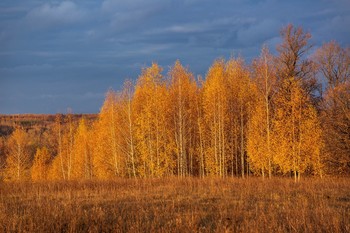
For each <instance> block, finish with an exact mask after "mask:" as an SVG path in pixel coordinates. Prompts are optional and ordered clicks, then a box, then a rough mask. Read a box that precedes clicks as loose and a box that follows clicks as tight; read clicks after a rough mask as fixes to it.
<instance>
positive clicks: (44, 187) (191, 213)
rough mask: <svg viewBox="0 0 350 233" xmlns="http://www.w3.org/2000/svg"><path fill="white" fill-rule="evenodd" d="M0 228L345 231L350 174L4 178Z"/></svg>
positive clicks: (349, 226)
mask: <svg viewBox="0 0 350 233" xmlns="http://www.w3.org/2000/svg"><path fill="white" fill-rule="evenodd" d="M0 232H350V179H349V178H337V179H330V178H328V179H322V180H320V179H304V180H302V181H301V182H299V183H294V181H292V180H289V179H286V178H274V179H272V180H265V181H262V180H261V179H259V178H249V179H244V180H243V179H216V178H207V179H195V178H186V179H177V178H168V179H142V180H133V179H124V180H114V181H86V182H51V183H1V184H0Z"/></svg>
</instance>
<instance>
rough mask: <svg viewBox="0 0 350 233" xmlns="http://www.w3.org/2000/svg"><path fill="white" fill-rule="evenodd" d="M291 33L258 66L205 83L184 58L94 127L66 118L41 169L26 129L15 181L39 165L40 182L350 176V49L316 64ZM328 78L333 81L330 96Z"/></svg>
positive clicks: (303, 37) (233, 62) (18, 135)
mask: <svg viewBox="0 0 350 233" xmlns="http://www.w3.org/2000/svg"><path fill="white" fill-rule="evenodd" d="M281 35H282V39H283V41H282V43H281V45H279V46H278V49H277V50H278V52H279V54H278V56H273V55H271V54H270V53H269V51H268V50H267V49H266V48H264V49H263V50H262V53H261V56H260V57H259V58H257V59H255V60H254V61H253V62H252V64H251V65H247V64H245V63H244V61H243V59H241V58H237V59H235V58H231V59H230V60H228V61H225V60H223V59H219V60H216V61H215V62H214V63H213V65H212V66H211V67H210V68H209V70H208V72H207V75H206V77H205V79H204V80H203V79H202V78H198V79H195V77H194V75H193V74H192V73H191V72H190V71H189V70H188V69H187V68H185V67H183V66H182V65H181V63H180V62H179V61H176V62H175V64H174V65H173V66H172V67H171V68H170V70H169V72H168V73H167V75H165V76H164V75H163V70H162V68H161V67H160V66H159V65H157V64H156V63H154V64H152V66H150V67H148V68H145V69H143V70H142V73H141V75H140V76H139V78H138V80H137V82H136V84H135V85H133V83H132V82H131V81H126V82H125V84H124V88H123V90H122V91H120V92H114V91H113V90H110V91H108V92H107V94H106V99H105V102H104V104H103V106H102V108H101V112H100V113H99V117H98V119H97V120H96V121H95V122H94V123H93V124H89V123H88V122H86V121H85V120H84V119H82V120H81V121H80V122H79V124H78V125H75V124H74V123H73V122H72V121H71V120H70V118H69V116H68V120H67V121H66V123H65V124H62V122H63V121H62V119H61V118H60V116H58V117H57V119H56V124H55V128H54V129H53V130H52V135H53V136H54V137H53V138H54V143H53V144H54V146H51V147H50V148H51V149H50V150H47V149H46V148H41V149H38V150H37V153H36V155H35V157H34V160H33V162H30V157H29V156H28V153H27V152H26V151H25V133H24V132H22V131H21V130H20V129H18V130H17V131H15V133H13V135H12V136H11V139H10V143H11V151H10V153H9V156H8V159H7V170H8V171H9V172H8V173H7V176H6V177H7V178H8V179H21V177H22V174H23V172H24V171H25V170H26V169H28V168H29V167H30V164H32V166H31V177H32V179H33V180H42V179H63V180H77V179H93V178H98V179H111V178H115V177H130V178H132V177H133V178H135V177H165V176H179V177H183V176H197V177H205V176H220V177H228V176H240V177H246V176H249V175H259V176H262V177H272V176H275V175H285V174H288V175H289V174H292V175H293V177H294V179H295V180H298V179H300V176H301V174H304V173H306V174H308V175H319V176H322V175H323V174H324V173H325V172H329V171H330V169H335V168H334V167H337V169H338V168H339V169H342V171H345V170H346V169H347V167H346V166H349V148H348V146H347V145H349V143H348V141H346V140H349V139H348V138H347V137H348V136H349V132H348V131H346V130H348V129H347V128H346V127H348V126H349V125H350V124H349V119H350V118H349V114H350V111H349V108H350V107H349V106H350V105H349V104H348V103H349V99H350V98H349V97H350V95H349V94H350V93H349V89H350V88H348V87H349V86H348V85H349V77H350V75H349V72H350V71H349V70H350V68H349V64H350V63H349V60H350V59H349V52H348V51H347V50H343V49H342V48H340V47H339V46H338V45H336V44H329V45H325V46H324V47H323V48H320V49H319V50H318V52H317V53H316V55H317V56H314V58H313V61H311V60H310V59H307V58H306V56H305V55H306V53H307V52H308V50H309V49H310V46H309V42H308V41H309V39H310V37H311V36H310V35H309V34H308V33H305V32H303V30H302V29H301V28H295V27H293V26H292V25H288V26H287V27H286V28H284V29H283V30H282V33H281ZM332 43H333V42H332ZM332 46H333V47H332ZM337 46H338V47H337ZM335 53H337V54H338V56H336V54H335ZM340 55H341V56H342V57H339V56H340ZM331 58H332V59H333V60H332V59H331ZM318 71H321V72H322V73H323V76H325V77H326V79H327V80H328V87H327V89H326V90H327V93H326V95H325V98H324V99H322V97H323V96H322V89H320V88H319V83H320V82H318V81H317V80H316V74H317V72H318ZM333 120H335V121H333ZM322 123H324V125H326V126H327V127H329V129H330V131H329V132H330V133H331V135H334V138H332V139H330V138H328V136H327V132H326V131H325V130H324V128H322ZM349 128H350V127H349ZM344 130H345V132H343V131H344ZM325 139H326V140H325ZM346 143H347V144H346ZM332 148H334V151H333V152H334V153H333V152H332V151H331V150H332ZM50 153H51V156H50V155H49V154H50ZM334 155H339V156H340V158H342V160H341V161H338V160H337V159H336V157H335V156H334ZM344 166H345V168H344Z"/></svg>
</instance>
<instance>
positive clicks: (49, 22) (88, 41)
mask: <svg viewBox="0 0 350 233" xmlns="http://www.w3.org/2000/svg"><path fill="white" fill-rule="evenodd" d="M288 23H293V24H294V25H296V26H302V27H303V28H304V29H305V30H306V31H309V32H310V33H311V34H312V36H313V38H312V43H313V44H314V48H317V47H318V46H321V45H322V43H324V42H328V41H330V40H336V41H338V42H339V43H340V44H341V45H342V46H349V45H350V29H349V28H350V27H349V25H350V1H348V0H319V1H314V0H296V1H279V0H231V1H228V0H227V1H226V0H216V1H214V0H213V1H209V0H177V1H175V0H174V1H167V0H147V1H145V0H129V1H125V0H123V1H122V0H105V1H92V0H84V1H39V0H26V1H23V0H2V1H1V2H0V113H6V114H9V113H57V112H62V113H64V112H66V110H67V108H68V107H70V108H72V109H73V112H76V113H94V112H98V111H99V109H100V107H101V105H102V102H103V99H104V93H105V92H106V90H107V89H108V88H110V87H112V88H114V89H116V90H118V89H120V87H121V85H122V83H123V81H124V80H125V79H126V78H132V79H136V78H137V76H138V74H139V73H140V70H141V68H142V67H145V66H148V65H150V64H151V63H152V61H155V62H158V63H159V64H160V65H162V66H163V67H164V68H165V70H167V68H168V67H169V66H171V65H172V64H173V63H174V62H175V60H176V59H180V61H181V62H182V64H183V65H185V66H189V67H190V70H191V71H192V72H194V73H195V75H198V74H200V75H205V73H206V71H207V69H208V67H209V66H210V64H211V63H212V62H213V60H215V59H216V58H218V57H224V58H229V57H230V56H231V55H232V54H234V55H241V56H243V57H244V58H245V59H246V61H247V62H250V61H251V59H252V58H254V57H256V56H258V55H259V53H260V49H261V46H262V45H263V44H267V45H268V46H269V47H270V50H271V51H274V49H275V46H276V44H277V43H279V42H280V38H279V31H280V29H281V27H283V26H285V25H287V24H288Z"/></svg>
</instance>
